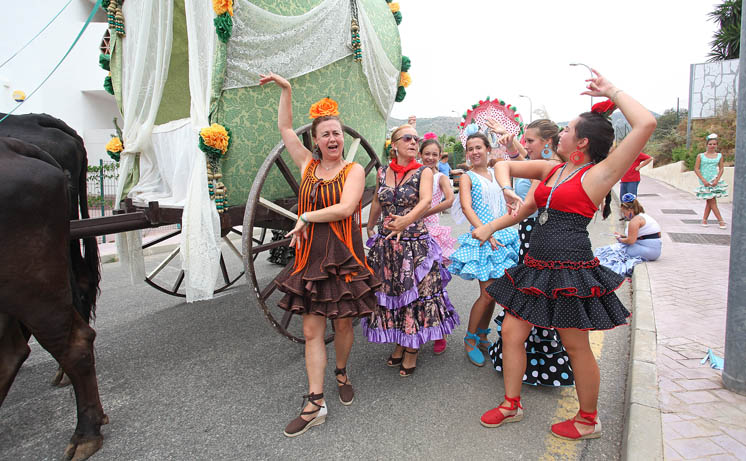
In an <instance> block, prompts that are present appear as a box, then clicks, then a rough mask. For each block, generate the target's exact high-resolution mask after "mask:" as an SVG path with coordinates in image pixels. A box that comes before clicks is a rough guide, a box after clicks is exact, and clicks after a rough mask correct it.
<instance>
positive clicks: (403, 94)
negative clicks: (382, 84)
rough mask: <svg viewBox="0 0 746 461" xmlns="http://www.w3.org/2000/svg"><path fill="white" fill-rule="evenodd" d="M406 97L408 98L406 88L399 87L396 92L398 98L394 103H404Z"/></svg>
mask: <svg viewBox="0 0 746 461" xmlns="http://www.w3.org/2000/svg"><path fill="white" fill-rule="evenodd" d="M406 96H407V90H406V89H404V87H403V86H400V87H399V88H398V89H397V90H396V98H394V101H396V102H402V101H404V98H405V97H406Z"/></svg>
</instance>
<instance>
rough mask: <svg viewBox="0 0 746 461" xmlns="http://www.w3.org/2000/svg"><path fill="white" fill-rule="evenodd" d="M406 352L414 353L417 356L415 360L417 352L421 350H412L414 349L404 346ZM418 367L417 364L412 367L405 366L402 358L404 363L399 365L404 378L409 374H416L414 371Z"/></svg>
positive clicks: (400, 373)
mask: <svg viewBox="0 0 746 461" xmlns="http://www.w3.org/2000/svg"><path fill="white" fill-rule="evenodd" d="M404 353H405V354H412V355H414V356H415V360H417V359H416V356H417V354H419V353H420V350H419V349H417V350H416V351H414V352H412V351H408V350H407V348H406V347H405V348H404ZM402 359H404V356H403V355H402ZM416 369H417V365H415V366H413V367H410V368H407V367H405V366H404V361H403V360H402V363H401V365H400V366H399V376H401V377H402V378H406V377H408V376H412V375H413V374H414V371H415V370H416Z"/></svg>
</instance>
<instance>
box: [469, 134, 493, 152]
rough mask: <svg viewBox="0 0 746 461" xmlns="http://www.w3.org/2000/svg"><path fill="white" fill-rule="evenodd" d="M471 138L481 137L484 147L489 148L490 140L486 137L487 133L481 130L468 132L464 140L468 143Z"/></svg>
mask: <svg viewBox="0 0 746 461" xmlns="http://www.w3.org/2000/svg"><path fill="white" fill-rule="evenodd" d="M472 139H481V140H482V142H483V143H484V147H486V148H487V150H490V140H489V139H487V135H486V134H484V133H482V132H481V131H477V132H476V133H473V134H470V135H469V137H467V138H466V142H467V143H468V142H469V141H471V140H472Z"/></svg>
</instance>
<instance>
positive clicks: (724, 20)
mask: <svg viewBox="0 0 746 461" xmlns="http://www.w3.org/2000/svg"><path fill="white" fill-rule="evenodd" d="M707 16H708V17H709V19H711V20H712V21H714V22H715V23H716V24H718V25H719V26H720V30H718V31H717V32H715V35H714V36H713V40H712V42H710V46H711V47H712V51H710V54H709V55H708V56H709V57H710V59H709V61H710V62H712V61H722V60H726V59H738V54H739V52H740V49H741V47H740V42H741V0H725V1H723V3H721V4H720V5H718V6H717V7H715V10H714V11H712V12H711V13H709V14H708V15H707Z"/></svg>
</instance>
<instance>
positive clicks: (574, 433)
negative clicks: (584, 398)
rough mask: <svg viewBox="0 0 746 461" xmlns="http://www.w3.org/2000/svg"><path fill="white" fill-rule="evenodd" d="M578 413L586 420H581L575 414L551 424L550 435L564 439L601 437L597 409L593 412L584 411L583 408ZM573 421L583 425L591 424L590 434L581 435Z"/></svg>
mask: <svg viewBox="0 0 746 461" xmlns="http://www.w3.org/2000/svg"><path fill="white" fill-rule="evenodd" d="M578 415H580V417H581V418H583V419H586V420H588V421H582V420H579V419H577V415H576V416H575V417H573V418H572V419H568V420H567V421H562V422H561V423H557V424H553V425H552V435H553V436H555V437H559V438H560V439H565V440H584V439H597V438H599V437H601V421H599V420H598V418H597V415H598V410H596V411H594V412H593V413H586V412H584V411H583V410H580V411H578ZM575 423H578V424H582V425H584V426H593V432H591V433H590V434H585V435H581V434H580V432H578V429H577V428H576V427H575Z"/></svg>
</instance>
